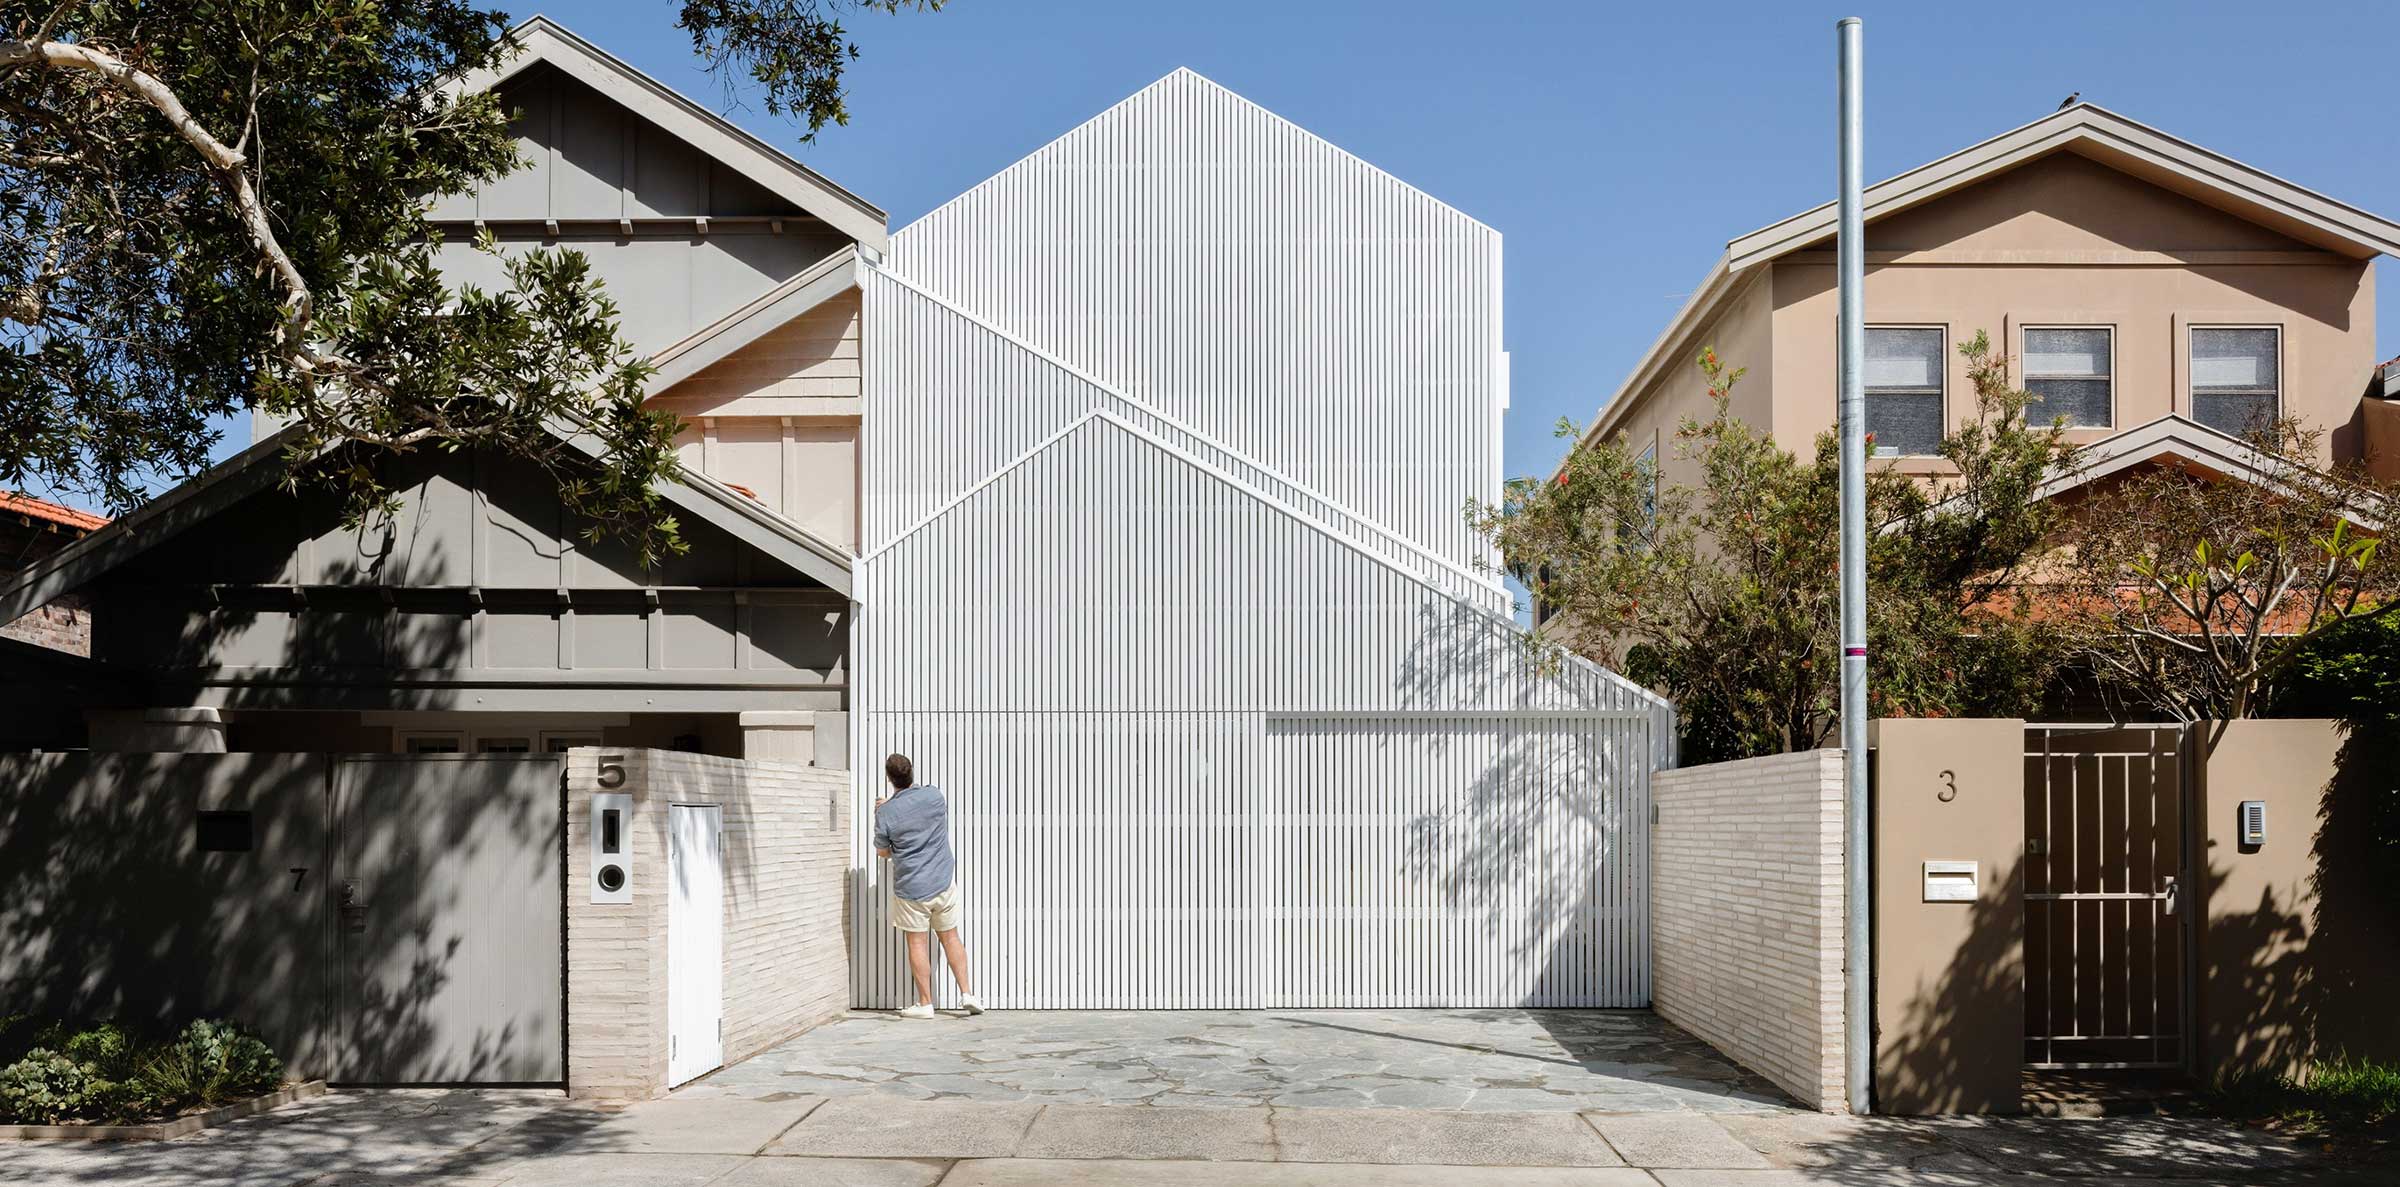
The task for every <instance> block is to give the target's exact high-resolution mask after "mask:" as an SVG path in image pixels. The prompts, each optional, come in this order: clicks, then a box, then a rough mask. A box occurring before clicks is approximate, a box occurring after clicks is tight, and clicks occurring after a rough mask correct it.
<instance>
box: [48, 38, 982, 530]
mask: <svg viewBox="0 0 2400 1187" xmlns="http://www.w3.org/2000/svg"><path fill="white" fill-rule="evenodd" d="M904 6H905V7H935V6H938V5H935V4H930V3H928V4H906V5H904V4H899V3H881V2H876V3H866V4H860V3H854V2H853V0H749V2H724V3H699V2H694V3H689V4H686V5H685V6H684V9H683V13H682V24H683V26H684V27H685V28H686V29H687V30H688V31H690V32H691V34H692V37H693V40H694V46H695V48H697V49H699V50H701V51H702V52H704V53H706V54H709V55H711V61H712V62H713V63H714V64H716V65H718V66H719V67H724V66H726V65H729V64H737V63H738V64H741V65H745V66H747V67H748V68H749V71H750V74H751V76H752V77H753V78H755V79H757V80H758V81H759V82H760V83H761V84H762V86H763V87H764V88H765V91H766V94H767V103H768V106H769V108H770V110H773V111H776V112H778V113H785V112H788V113H791V114H795V115H798V116H802V117H804V118H805V119H807V120H808V122H809V130H810V134H812V135H813V134H814V132H815V131H816V130H817V129H818V128H820V127H822V126H823V124H824V123H826V122H828V121H832V122H837V123H838V122H842V121H844V120H846V118H847V113H846V111H845V110H844V108H843V106H842V102H841V90H840V78H841V71H842V67H843V65H844V64H845V63H846V62H847V61H848V60H849V59H850V58H852V57H854V56H855V55H856V52H857V51H856V49H855V47H854V46H851V45H849V44H848V43H847V42H846V41H844V40H843V38H842V33H841V29H840V26H839V25H837V24H835V23H833V22H832V21H831V20H830V19H829V16H828V13H830V12H832V11H835V10H838V9H843V8H855V7H872V8H882V9H894V10H896V9H898V8H900V7H904ZM506 21H507V18H506V15H505V14H503V13H498V12H488V11H481V10H478V9H476V8H474V7H472V6H470V5H469V4H466V3H463V2H462V0H411V2H407V3H400V2H384V0H180V2H179V3H176V4H173V5H158V4H147V3H142V2H140V0H64V2H58V0H45V2H39V3H27V2H25V0H0V29H4V30H5V31H6V33H5V36H4V37H0V485H7V486H12V487H23V486H26V485H28V484H38V485H43V486H48V487H51V488H55V489H60V490H65V491H69V492H74V493H79V494H83V495H85V496H86V497H90V498H93V499H95V500H97V501H98V502H100V503H102V504H104V505H106V506H107V507H108V508H109V509H111V510H114V511H122V510H125V509H127V508H130V507H132V506H134V505H136V504H138V503H139V502H141V501H142V499H143V498H144V497H145V496H146V494H147V493H148V491H149V489H150V488H151V486H152V485H153V484H154V483H156V482H159V481H161V480H173V479H178V478H181V477H184V476H187V475H190V474H192V473H194V472H196V471H198V470H199V469H200V468H201V467H202V466H204V465H205V464H206V461H207V458H208V455H209V450H210V448H211V446H212V445H213V444H214V443H215V441H216V437H217V434H216V432H215V431H214V430H213V429H212V427H211V425H212V422H215V421H217V420H220V419H222V418H224V417H226V416H229V415H231V414H234V413H237V412H240V411H243V410H245V409H249V408H252V407H257V408H263V409H265V410H267V411H269V412H271V413H273V414H275V415H276V416H277V417H279V418H281V419H284V420H286V421H289V422H291V423H293V424H294V425H295V426H296V427H295V429H294V430H293V432H294V437H293V441H292V460H293V461H294V463H295V466H294V471H293V473H294V475H295V476H296V475H297V474H299V473H300V472H301V471H302V470H304V469H306V470H309V471H310V472H312V473H314V474H316V475H318V476H320V477H322V478H323V479H324V480H326V481H328V482H330V483H332V484H333V485H334V487H335V488H336V489H337V490H338V491H339V492H341V494H342V496H343V497H344V498H346V499H347V500H348V501H349V505H350V506H351V508H352V510H353V511H354V512H355V513H360V514H364V513H366V512H369V511H371V510H373V509H374V508H375V507H377V506H379V505H380V504H381V503H382V502H383V501H384V499H385V498H386V492H385V491H384V489H383V487H382V485H381V483H380V481H379V480H378V478H377V475H378V474H379V473H380V472H381V470H380V467H379V466H378V465H377V460H378V458H379V457H381V456H383V455H388V454H393V453H401V452H407V451H411V450H418V449H444V450H454V449H461V448H468V447H473V448H478V449H484V450H490V451H494V452H497V453H500V454H502V455H504V456H506V457H509V458H510V459H512V460H515V461H519V462H522V463H525V464H530V465H533V466H537V467H539V468H541V469H543V470H545V471H547V472H549V473H550V474H551V475H552V476H553V477H554V478H555V480H556V481H557V483H558V486H559V490H560V493H561V495H562V496H563V497H564V498H565V499H566V500H567V502H568V503H569V504H570V505H571V506H573V507H575V508H576V509H577V510H578V511H580V512H582V513H583V514H585V515H586V516H588V517H590V518H591V519H592V521H593V524H592V527H591V528H590V532H591V533H592V534H595V535H596V534H598V533H599V532H600V531H603V530H608V531H614V532H616V533H618V534H621V535H623V536H625V537H627V538H629V539H631V540H633V541H635V542H636V543H638V544H639V545H640V546H641V548H642V552H643V556H644V558H645V559H646V560H647V559H650V558H652V557H654V556H655V554H656V551H657V550H658V549H660V548H677V547H680V544H679V542H678V541H677V540H676V539H675V524H674V522H673V520H672V518H671V517H668V516H665V515H663V514H662V513H661V511H660V508H659V505H658V502H657V498H656V495H655V494H654V491H653V485H654V483H655V482H656V481H658V480H660V479H663V478H669V477H672V476H673V475H674V474H675V473H676V467H675V458H674V453H673V450H672V437H673V433H674V430H675V424H674V421H673V418H672V417H671V416H670V415H667V414H664V413H658V412H653V411H650V410H647V409H644V408H643V407H642V405H641V393H642V387H643V381H644V379H645V378H646V377H647V375H648V367H647V364H646V362H645V361H644V360H643V359H641V358H640V357H638V356H636V355H635V353H634V352H633V350H632V348H631V347H630V346H629V345H628V344H627V343H626V342H625V340H624V339H623V337H622V336H621V335H619V334H618V332H617V317H616V311H615V308H614V307H613V306H612V305H611V304H610V303H609V301H608V299H607V296H606V294H605V293H603V292H602V291H601V287H600V285H599V283H598V282H597V281H596V280H595V279H594V278H593V277H592V276H591V273H590V270H589V268H588V267H587V265H586V262H585V261H584V259H583V257H582V256H580V255H579V254H578V253H575V252H572V251H565V250H541V251H534V252H530V253H527V254H525V255H524V256H522V257H520V258H517V259H513V260H511V261H510V262H509V263H508V266H507V275H508V277H509V287H508V290H507V291H502V292H487V291H480V290H477V289H475V288H472V287H462V288H458V289H453V288H451V287H450V286H448V285H447V284H445V283H444V281H443V280H442V278H441V276H440V274H439V272H438V270H437V269H436V268H435V266H434V254H433V242H432V239H433V237H432V235H431V233H430V229H429V227H428V225H427V222H426V217H425V212H426V209H427V202H428V201H429V199H431V198H432V197H434V196H437V195H443V194H454V193H459V192H463V191H465V190H467V189H468V188H470V187H472V186H474V185H476V184H478V183H480V182H483V181H486V180H488V179H490V178H492V177H495V176H498V175H499V174H500V173H502V172H504V171H506V170H508V169H510V168H512V167H513V166H514V165H515V164H516V163H517V159H516V154H515V150H514V148H513V146H512V142H511V140H510V138H509V135H508V131H507V120H508V115H509V113H508V112H506V111H504V110H502V109H501V107H500V105H499V104H498V102H497V101H496V100H495V99H494V98H493V97H492V96H490V95H488V94H481V95H462V94H446V93H444V91H443V90H442V88H441V87H440V85H439V84H440V83H441V82H442V81H443V80H444V79H447V78H450V77H453V76H456V75H458V74H460V73H463V72H466V71H469V70H473V69H476V68H480V67H488V66H490V65H493V64H494V63H496V62H498V61H499V60H500V59H501V58H502V56H503V55H505V54H507V53H508V52H510V46H509V45H508V43H507V41H506V37H505V34H506V31H507V24H506ZM487 246H488V245H487ZM552 429H560V430H564V431H566V432H568V433H570V434H572V435H576V436H579V437H581V438H582V440H583V441H584V443H585V444H586V445H587V446H589V447H591V448H592V449H593V450H594V451H595V452H596V457H587V456H586V454H585V452H584V450H581V449H577V448H575V447H573V446H570V445H568V444H566V443H565V442H563V441H562V440H561V439H560V437H559V436H558V435H556V434H554V433H553V432H552V431H551V430H552Z"/></svg>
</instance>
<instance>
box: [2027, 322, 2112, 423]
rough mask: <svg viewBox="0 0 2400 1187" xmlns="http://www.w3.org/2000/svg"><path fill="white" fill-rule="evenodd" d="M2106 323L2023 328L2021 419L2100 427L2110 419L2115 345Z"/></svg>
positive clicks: (2031, 421) (2109, 421) (2028, 421)
mask: <svg viewBox="0 0 2400 1187" xmlns="http://www.w3.org/2000/svg"><path fill="white" fill-rule="evenodd" d="M2112 335H2113V331H2111V330H2109V329H2108V328H2107V327H2105V326H2027V327H2025V390H2027V391H2029V392H2032V393H2033V400H2032V402H2031V403H2028V404H2027V405H2025V423H2026V424H2029V425H2047V424H2049V423H2050V422H2051V421H2053V420H2056V419H2059V418H2061V417H2064V418H2065V419H2066V422H2067V427H2069V428H2076V429H2105V428H2107V427H2108V426H2109V425H2110V424H2111V423H2113V421H2114V420H2115V416H2114V414H2113V412H2112V409H2113V407H2114V405H2115V400H2114V389H2115V381H2116V349H2115V345H2116V344H2115V343H2114V342H2112V341H2111V337H2112Z"/></svg>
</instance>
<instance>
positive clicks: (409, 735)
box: [393, 730, 469, 754]
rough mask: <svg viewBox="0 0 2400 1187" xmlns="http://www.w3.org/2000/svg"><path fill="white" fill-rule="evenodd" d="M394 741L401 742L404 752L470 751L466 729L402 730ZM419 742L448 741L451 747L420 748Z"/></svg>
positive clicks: (438, 752)
mask: <svg viewBox="0 0 2400 1187" xmlns="http://www.w3.org/2000/svg"><path fill="white" fill-rule="evenodd" d="M393 741H395V742H397V743H398V744H399V746H400V753H402V754H466V753H469V751H468V749H467V731H465V730H401V731H400V732H399V736H398V737H396V738H394V739H393ZM419 742H447V743H449V744H450V748H449V749H447V750H419V749H417V743H419Z"/></svg>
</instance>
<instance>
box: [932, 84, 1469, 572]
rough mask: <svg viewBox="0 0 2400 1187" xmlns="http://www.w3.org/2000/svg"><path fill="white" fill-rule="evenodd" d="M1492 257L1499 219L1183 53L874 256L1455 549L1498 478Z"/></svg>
mask: <svg viewBox="0 0 2400 1187" xmlns="http://www.w3.org/2000/svg"><path fill="white" fill-rule="evenodd" d="M1499 259H1500V235H1499V233H1498V232H1496V231H1493V230H1492V229H1491V228H1489V227H1487V226H1484V225H1483V224H1482V223H1479V222H1477V221H1476V220H1474V219H1472V218H1469V217H1467V216H1466V215H1464V214H1461V213H1460V212H1458V211H1457V210H1455V209H1452V208H1451V207H1449V206H1446V205H1444V204H1442V203H1441V202H1439V201H1437V200H1435V199H1433V198H1431V197H1429V196H1427V195H1426V194H1424V193H1422V192H1420V191H1418V190H1416V189H1413V188H1411V187H1409V186H1407V185H1405V184H1403V183H1401V182H1400V181H1399V180H1398V179H1396V178H1394V177H1392V176H1391V175H1390V174H1387V173H1385V172H1383V171H1382V170H1379V169H1377V168H1375V167H1374V166H1372V165H1370V164H1368V163H1367V162H1365V161H1363V160H1360V159H1359V158H1357V157H1355V156H1353V155H1351V154H1350V153H1347V152H1344V151H1343V150H1341V149H1340V148H1337V147H1335V146H1334V145H1332V144H1329V143H1327V142H1326V141H1325V140H1323V139H1321V138H1319V137H1317V136H1316V135H1314V134H1312V133H1310V132H1308V131H1307V130H1305V129H1303V128H1300V127H1299V126H1297V125H1295V124H1293V123H1291V122H1290V121H1287V120H1285V119H1283V118H1281V117H1279V116H1277V115H1275V114H1274V113H1272V112H1270V111H1268V110H1266V109H1265V108H1262V107H1260V106H1258V105H1257V104H1255V103H1252V102H1250V101H1249V100H1247V99H1244V98H1242V97H1241V96H1239V95H1236V94H1234V93H1232V92H1231V91H1228V90H1226V89H1225V88H1223V87H1220V86H1218V85H1216V84H1215V83H1213V82H1210V81H1209V80H1207V79H1205V78H1202V77H1201V76H1199V75H1198V74H1195V73H1193V72H1191V71H1189V70H1177V71H1176V72H1175V73H1173V74H1170V75H1168V76H1167V77H1165V78H1163V79H1160V80H1159V81H1158V82H1156V83H1154V84H1152V85H1150V86H1148V87H1146V88H1144V89H1142V90H1141V91H1139V92H1137V93H1135V94H1134V95H1132V96H1131V97H1129V98H1127V99H1126V100H1124V101H1123V102H1122V103H1119V104H1118V105H1116V106H1115V107H1112V108H1110V109H1109V110H1107V111H1105V112H1103V113H1101V114H1100V115H1099V116H1097V117H1094V118H1093V119H1092V120H1090V121H1089V122H1087V123H1085V124H1083V125H1081V126H1080V127H1077V128H1075V129H1073V130H1072V131H1069V132H1068V133H1066V134H1065V135H1063V136H1061V137H1059V138H1058V139H1057V140H1055V141H1053V142H1051V143H1050V144H1048V145H1046V146H1044V147H1043V148H1041V149H1039V150H1037V151H1035V152H1034V153H1033V154H1032V155H1030V156H1028V157H1026V158H1025V159H1024V160H1022V161H1019V162H1017V163H1016V164H1014V165H1011V166H1010V167H1008V168H1007V169H1005V170H1003V171H1002V172H1000V173H999V174H997V175H996V176H994V177H992V178H990V179H989V180H987V181H985V182H983V183H982V184H981V185H978V186H976V187H975V188H974V189H971V190H969V191H967V192H966V193H965V194H962V195H960V196H959V197H958V198H956V199H954V200H952V201H951V202H949V203H947V204H945V205H943V206H941V207H939V208H937V209H935V210H934V211H932V212H931V213H928V214H927V215H925V216H924V217H923V218H920V219H918V220H917V221H916V222H914V223H912V224H910V225H909V226H908V227H905V228H903V229H902V230H900V231H898V232H895V233H894V234H893V236H892V250H891V255H890V260H891V263H892V267H893V268H894V270H896V271H897V272H899V273H901V274H902V275H905V276H907V277H908V278H909V279H910V280H911V281H913V282H915V283H916V284H918V285H921V286H923V287H924V288H925V289H927V290H930V291H932V292H936V293H939V294H941V295H942V296H943V297H944V298H946V299H947V300H949V301H950V302H952V303H953V304H955V305H957V306H958V307H960V308H962V309H966V310H969V311H972V312H973V313H975V314H976V315H978V316H980V317H982V318H984V319H985V320H987V321H989V322H991V323H992V324H993V325H995V326H997V327H998V328H1000V329H1001V330H1003V331H1005V332H1006V333H1008V334H1010V335H1012V336H1014V337H1017V338H1020V339H1023V340H1025V341H1028V342H1033V343H1038V344H1039V345H1040V346H1041V347H1042V348H1043V349H1045V350H1047V351H1049V352H1050V353H1051V354H1053V355H1055V356H1057V357H1058V358H1060V359H1062V360H1064V361H1065V362H1066V363H1067V364H1069V365H1070V366H1072V367H1074V368H1076V369H1077V370H1080V371H1082V372H1085V373H1087V374H1089V375H1092V376H1094V377H1097V378H1098V379H1099V380H1100V381H1101V382H1102V383H1104V384H1106V385H1107V386H1109V387H1111V388H1113V389H1115V390H1117V391H1121V392H1123V393H1125V394H1126V395H1128V396H1130V397H1133V398H1135V399H1138V400H1141V401H1144V402H1146V403H1147V404H1149V405H1150V406H1152V407H1154V408H1156V409H1157V410H1158V411H1159V412H1160V413H1162V414H1164V415H1166V416H1169V417H1173V418H1175V419H1176V420H1178V421H1180V422H1182V423H1185V424H1188V425H1190V426H1191V427H1192V428H1193V429H1194V430H1195V431H1197V432H1199V433H1201V434H1203V435H1205V436H1207V437H1209V438H1211V439H1213V440H1215V441H1218V442H1221V443H1222V444H1223V445H1224V446H1225V447H1226V448H1229V449H1232V450H1237V451H1240V452H1241V453H1243V454H1245V455H1248V456H1250V457H1254V458H1256V459H1258V461H1259V462H1261V463H1262V464H1264V465H1267V466H1270V467H1272V468H1274V469H1275V470H1277V471H1278V472H1280V473H1281V474H1283V475H1285V476H1286V477H1287V478H1289V479H1290V480H1291V481H1293V482H1295V483H1297V484H1299V485H1301V486H1304V487H1307V488H1309V489H1312V490H1317V491H1322V492H1324V494H1325V495H1326V496H1327V497H1328V498H1330V499H1332V500H1334V501H1336V502H1338V503H1340V504H1342V505H1343V506H1345V507H1348V508H1350V509H1352V510H1353V511H1355V512H1357V513H1358V514H1361V515H1363V516H1365V517H1366V518H1368V519H1370V520H1372V521H1374V522H1375V523H1377V524H1379V525H1380V526H1382V527H1384V528H1387V529H1389V530H1391V531H1393V532H1396V533H1398V534H1399V535H1401V536H1402V537H1404V538H1406V539H1409V540H1411V541H1414V542H1416V543H1418V544H1420V545H1422V546H1424V547H1425V548H1427V549H1429V550H1431V551H1432V552H1434V553H1435V554H1436V555H1439V556H1441V557H1443V558H1444V559H1446V560H1449V561H1451V562H1453V563H1456V564H1459V565H1472V564H1473V563H1474V562H1475V561H1476V560H1477V559H1479V558H1484V557H1487V556H1488V555H1489V551H1488V549H1487V548H1486V546H1485V544H1484V543H1483V541H1482V540H1480V539H1479V538H1478V537H1477V536H1476V534H1475V533H1474V532H1473V531H1472V530H1470V529H1469V528H1468V526H1467V525H1466V524H1465V523H1464V522H1463V520H1462V519H1461V517H1460V515H1459V508H1460V506H1461V505H1462V504H1463V503H1464V502H1465V501H1466V500H1467V499H1468V498H1470V497H1472V498H1484V499H1489V498H1491V497H1493V496H1494V494H1495V493H1496V492H1497V490H1498V481H1499V474H1498V465H1499V452H1498V444H1497V434H1498V431H1499V428H1500V425H1499V416H1498V409H1499V408H1500V407H1501V405H1502V402H1503V400H1504V399H1505V392H1504V391H1503V389H1502V376H1503V374H1504V371H1503V366H1502V363H1501V358H1502V353H1501V352H1502V344H1501V340H1500V316H1499V314H1500V311H1499V305H1498V300H1497V294H1496V293H1495V292H1494V289H1495V288H1496V284H1495V278H1496V277H1497V275H1498V269H1499ZM1028 395H1029V399H1035V400H1037V401H1038V397H1033V396H1032V394H1031V393H1028ZM1027 411H1028V409H1027V408H1026V407H1024V406H1021V405H1018V404H1014V403H1007V404H999V405H972V404H965V403H961V404H957V405H952V406H949V407H947V408H946V409H945V410H944V415H946V416H949V417H955V418H964V419H966V420H967V421H970V422H974V421H982V420H986V419H990V418H1002V419H1006V418H1013V417H1017V416H1020V415H1023V414H1024V413H1025V412H1027ZM962 427H964V426H962ZM968 431H970V432H971V431H972V430H971V428H970V429H969V430H968Z"/></svg>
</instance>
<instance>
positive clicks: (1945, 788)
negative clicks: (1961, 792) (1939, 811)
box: [1933, 771, 1958, 804]
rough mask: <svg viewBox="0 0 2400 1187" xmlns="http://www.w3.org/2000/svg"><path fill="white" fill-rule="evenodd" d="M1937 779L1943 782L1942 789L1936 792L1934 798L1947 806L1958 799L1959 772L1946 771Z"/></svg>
mask: <svg viewBox="0 0 2400 1187" xmlns="http://www.w3.org/2000/svg"><path fill="white" fill-rule="evenodd" d="M1935 777H1936V778H1938V779H1940V780H1941V781H1942V789H1941V790H1940V791H1937V792H1934V793H1933V798H1935V799H1937V800H1940V801H1942V802H1943V803H1945V804H1947V803H1949V802H1950V801H1952V800H1954V799H1957V798H1958V772H1956V771H1944V772H1942V773H1941V774H1940V775H1937V776H1935Z"/></svg>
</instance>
